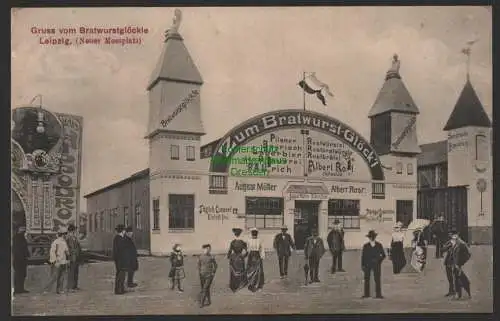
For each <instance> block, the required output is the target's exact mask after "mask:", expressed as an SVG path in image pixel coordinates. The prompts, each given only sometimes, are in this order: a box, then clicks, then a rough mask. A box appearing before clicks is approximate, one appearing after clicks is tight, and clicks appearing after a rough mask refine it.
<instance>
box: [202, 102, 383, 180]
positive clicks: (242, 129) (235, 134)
mask: <svg viewBox="0 0 500 321" xmlns="http://www.w3.org/2000/svg"><path fill="white" fill-rule="evenodd" d="M288 128H290V129H291V128H299V129H300V128H302V129H313V130H316V131H319V132H322V133H325V134H327V135H330V136H333V137H335V138H337V139H339V140H340V141H341V142H343V143H345V144H346V145H348V146H349V147H351V150H354V151H356V153H358V154H359V155H360V156H361V157H362V158H363V159H364V161H365V162H366V163H367V165H368V168H369V169H370V171H371V176H372V179H374V180H384V172H383V169H382V167H381V164H380V159H379V157H378V155H377V153H376V152H375V150H374V149H373V147H372V146H371V145H370V144H369V143H368V141H366V140H365V139H364V138H363V137H361V135H360V134H358V133H357V132H356V131H355V130H354V129H352V128H350V127H349V126H347V125H346V124H344V123H342V122H340V121H339V120H337V119H334V118H331V117H328V116H326V115H323V114H319V113H315V112H311V111H297V110H280V111H273V112H269V113H266V114H263V115H260V116H258V117H255V118H252V119H250V120H248V121H247V122H245V123H243V124H241V125H240V126H238V127H237V128H235V129H233V130H232V131H231V132H230V133H229V134H227V135H226V136H225V137H224V138H223V139H221V141H220V142H219V143H218V145H217V147H216V149H215V155H224V152H223V150H225V151H226V152H227V151H228V150H229V148H233V147H235V146H240V145H245V144H247V143H249V142H250V141H252V140H253V139H255V138H257V137H259V136H262V135H264V134H267V133H272V132H275V131H276V130H278V129H288ZM270 143H271V144H273V145H276V144H275V143H274V142H270ZM298 143H299V145H301V144H302V142H298ZM225 156H230V155H225ZM335 166H336V165H335ZM346 168H347V166H346ZM228 169H229V166H228V165H227V164H215V163H213V162H211V164H210V171H211V172H227V171H228Z"/></svg>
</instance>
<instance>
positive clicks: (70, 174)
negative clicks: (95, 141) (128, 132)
mask: <svg viewBox="0 0 500 321" xmlns="http://www.w3.org/2000/svg"><path fill="white" fill-rule="evenodd" d="M57 117H58V118H59V120H60V121H61V123H62V124H63V148H62V153H61V154H62V157H61V172H60V174H59V175H57V176H56V181H55V183H54V187H55V198H54V200H55V204H54V205H55V206H54V207H55V217H54V218H53V223H54V224H53V230H54V231H57V230H58V229H59V227H60V226H66V225H68V224H69V223H73V224H75V223H76V220H77V216H78V211H79V208H78V206H79V198H80V174H81V151H82V130H83V121H82V118H81V117H80V116H74V115H67V114H57Z"/></svg>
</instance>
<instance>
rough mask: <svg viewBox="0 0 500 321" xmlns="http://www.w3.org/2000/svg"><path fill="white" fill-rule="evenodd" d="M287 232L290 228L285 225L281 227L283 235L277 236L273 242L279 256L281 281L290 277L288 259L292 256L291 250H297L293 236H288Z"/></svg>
mask: <svg viewBox="0 0 500 321" xmlns="http://www.w3.org/2000/svg"><path fill="white" fill-rule="evenodd" d="M287 231H288V227H287V226H286V225H283V226H282V227H281V233H278V234H276V236H275V237H274V242H273V247H274V249H275V250H276V253H277V254H278V263H279V267H280V278H281V279H283V278H285V277H287V276H288V259H289V258H290V255H291V254H292V251H291V250H292V249H293V250H295V243H294V242H293V239H292V236H291V235H290V234H288V233H287Z"/></svg>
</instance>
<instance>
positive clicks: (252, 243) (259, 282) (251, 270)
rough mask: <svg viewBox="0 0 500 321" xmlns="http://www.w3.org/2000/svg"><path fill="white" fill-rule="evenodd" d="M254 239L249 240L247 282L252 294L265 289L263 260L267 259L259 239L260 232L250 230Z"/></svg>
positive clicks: (253, 229)
mask: <svg viewBox="0 0 500 321" xmlns="http://www.w3.org/2000/svg"><path fill="white" fill-rule="evenodd" d="M250 233H251V235H252V238H251V239H249V240H248V242H247V246H248V261H247V281H248V289H249V290H250V291H252V292H255V291H260V290H262V288H263V287H264V268H263V264H262V260H263V259H264V258H265V252H264V248H263V246H262V242H261V241H260V240H259V239H258V237H257V236H258V234H259V231H258V230H257V229H256V228H252V229H251V230H250Z"/></svg>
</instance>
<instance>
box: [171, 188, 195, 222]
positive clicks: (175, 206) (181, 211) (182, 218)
mask: <svg viewBox="0 0 500 321" xmlns="http://www.w3.org/2000/svg"><path fill="white" fill-rule="evenodd" d="M168 208H169V215H168V228H169V229H193V228H194V195H176V194H169V195H168Z"/></svg>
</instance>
